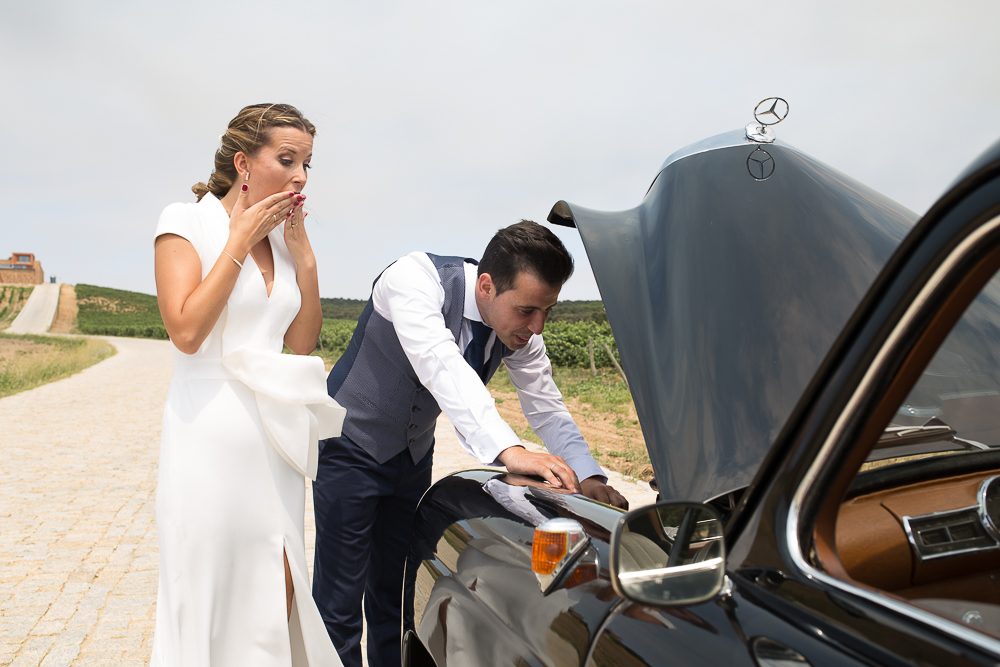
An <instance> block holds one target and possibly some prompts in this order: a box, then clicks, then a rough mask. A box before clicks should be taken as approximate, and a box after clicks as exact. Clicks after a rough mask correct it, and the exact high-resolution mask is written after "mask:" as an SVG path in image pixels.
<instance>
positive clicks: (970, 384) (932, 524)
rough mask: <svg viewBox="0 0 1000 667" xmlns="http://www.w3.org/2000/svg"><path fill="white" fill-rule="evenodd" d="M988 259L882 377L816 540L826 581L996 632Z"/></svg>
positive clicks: (999, 522) (997, 255) (999, 404)
mask: <svg viewBox="0 0 1000 667" xmlns="http://www.w3.org/2000/svg"><path fill="white" fill-rule="evenodd" d="M998 261H1000V250H993V251H991V252H990V253H989V254H988V256H987V257H985V258H984V259H982V260H980V261H979V262H978V264H977V265H976V268H974V269H973V271H972V272H971V273H970V274H969V275H968V276H967V277H966V278H965V279H964V280H963V281H962V282H961V284H960V286H959V288H958V289H956V290H955V291H954V293H953V294H952V295H951V296H950V297H948V298H947V299H946V300H945V302H944V303H943V305H942V307H941V308H940V309H939V310H938V311H937V314H936V315H935V316H934V317H933V318H932V320H931V323H930V325H929V326H928V327H927V329H926V330H925V332H924V333H923V334H921V336H920V338H919V340H918V341H917V342H916V344H915V346H914V348H913V349H912V351H911V352H910V353H909V355H908V357H907V358H906V359H905V360H903V361H902V363H901V364H900V366H899V369H898V370H897V371H896V374H895V376H894V377H893V378H892V379H891V380H890V381H889V382H888V386H887V390H886V391H885V393H884V398H882V399H881V402H880V404H879V406H878V407H877V408H876V410H875V411H874V414H873V416H872V418H871V419H870V421H869V424H868V426H866V428H865V430H864V435H863V436H862V444H864V443H865V442H870V443H871V444H870V445H869V446H865V447H858V448H857V449H858V450H859V451H858V453H855V454H854V455H853V456H854V458H853V459H852V460H851V461H848V462H845V465H844V466H843V469H842V470H843V471H842V472H840V473H838V481H837V482H835V483H834V487H836V489H837V490H838V492H837V493H832V494H830V496H829V500H827V501H825V502H824V506H823V508H822V509H821V510H820V511H819V515H818V519H817V523H816V526H815V533H814V545H815V547H816V560H817V561H819V564H820V566H821V567H822V568H823V569H825V570H826V571H827V572H828V573H830V574H831V575H833V576H835V577H838V578H841V579H844V580H846V581H849V582H851V583H853V584H857V585H860V586H864V587H867V588H870V589H874V590H876V591H878V592H880V593H883V594H886V595H891V596H894V597H896V598H898V599H901V600H905V601H907V602H908V603H909V604H912V605H915V606H917V607H920V608H922V609H924V610H926V611H930V612H932V613H934V614H937V615H938V616H942V617H945V618H948V619H950V620H953V621H957V622H959V623H962V624H963V625H966V626H968V627H970V628H974V629H976V630H978V631H981V632H984V633H987V634H990V635H993V636H997V637H1000V273H994V271H995V269H996V268H997V265H998ZM987 278H988V280H987ZM984 283H985V284H984ZM901 397H903V398H901Z"/></svg>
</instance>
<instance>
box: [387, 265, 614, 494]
mask: <svg viewBox="0 0 1000 667" xmlns="http://www.w3.org/2000/svg"><path fill="white" fill-rule="evenodd" d="M476 271H477V269H476V266H475V265H473V264H469V263H466V264H465V312H464V317H463V319H462V332H461V337H460V339H459V340H458V341H456V340H455V337H454V336H453V335H452V333H451V331H450V330H449V329H448V327H447V326H445V321H444V315H442V314H441V309H442V307H443V306H444V297H445V294H444V287H443V286H442V285H441V279H440V276H439V274H438V271H437V268H436V267H435V266H434V264H433V263H432V262H431V260H430V258H429V257H428V256H427V255H426V254H425V253H422V252H413V253H410V254H409V255H406V256H405V257H402V258H400V259H399V261H397V262H396V263H395V264H393V265H392V266H390V267H389V268H387V269H386V270H385V271H384V272H383V273H382V276H381V277H380V278H379V279H378V281H376V283H375V286H374V288H373V290H372V305H373V306H374V308H375V312H377V313H378V314H379V315H381V316H382V317H384V318H385V319H387V320H389V321H390V322H392V325H393V328H394V329H395V330H396V335H397V337H398V338H399V343H400V345H401V346H402V347H403V351H404V352H405V353H406V357H407V359H409V361H410V365H411V366H412V367H413V370H414V372H416V374H417V377H418V378H419V379H420V383H421V384H422V385H423V386H424V387H426V388H427V390H428V391H430V392H431V394H432V395H433V396H434V398H435V399H436V400H437V403H438V405H439V406H440V407H441V411H442V412H444V413H445V415H447V416H448V419H449V420H451V423H452V424H453V425H454V426H455V432H456V433H457V435H458V441H459V443H460V444H461V445H462V447H463V448H464V449H465V450H466V451H467V452H469V454H471V455H472V456H475V457H476V458H477V459H479V461H480V462H481V463H485V464H488V465H489V464H494V465H495V464H496V460H497V456H498V455H499V454H500V452H502V451H503V450H505V449H507V448H508V447H513V446H518V445H520V444H521V439H520V438H519V437H518V436H517V434H515V433H514V430H513V429H512V428H511V427H510V426H509V425H508V424H507V422H505V421H504V420H503V419H502V418H501V417H500V413H498V412H497V408H496V402H495V401H494V400H493V397H492V396H491V395H490V392H489V391H488V390H487V389H486V387H485V386H484V385H483V382H482V380H480V379H479V376H478V375H476V372H475V371H474V370H472V367H471V366H469V364H468V362H466V360H465V358H464V357H463V356H462V351H463V350H464V349H465V348H466V346H467V345H468V344H469V341H471V340H472V324H471V322H472V321H473V320H474V321H477V322H482V321H483V318H482V315H480V313H479V307H478V306H477V305H476V297H475V293H476V292H475V290H476V277H477V275H476ZM495 340H496V333H495V332H494V333H491V334H490V338H489V341H487V343H486V359H489V358H490V351H491V350H492V349H493V342H494V341H495ZM504 364H505V365H506V366H507V374H508V375H509V376H510V381H511V383H512V384H513V385H514V387H515V388H516V389H517V395H518V398H519V399H520V401H521V410H523V411H524V416H525V417H526V418H527V419H528V423H529V424H530V425H531V429H532V430H533V431H534V432H535V433H536V434H537V435H538V436H539V437H540V438H541V439H542V442H544V443H545V446H546V448H547V449H548V450H549V451H550V452H551V453H553V454H555V455H556V456H561V457H562V458H563V459H565V460H566V463H568V464H569V466H570V467H571V468H572V469H573V472H575V473H576V475H577V477H578V478H579V479H580V480H584V479H587V478H588V477H594V476H597V477H600V478H601V479H602V480H603V481H607V477H606V476H605V474H604V472H603V471H602V470H601V467H600V466H599V465H597V462H596V461H594V458H593V457H592V456H591V455H590V449H589V448H588V447H587V442H586V441H585V440H584V439H583V436H582V435H581V434H580V429H579V428H577V426H576V423H575V422H574V421H573V417H572V416H570V414H569V411H568V410H567V409H566V405H565V403H563V398H562V394H561V393H559V388H558V387H556V384H555V382H554V381H553V380H552V365H551V364H550V363H549V358H548V356H547V355H546V354H545V343H544V341H542V337H541V336H532V337H531V339H530V340H529V341H528V344H527V345H526V346H525V347H524V348H522V349H520V350H516V351H515V352H514V353H513V354H511V355H510V356H508V357H506V358H505V359H504Z"/></svg>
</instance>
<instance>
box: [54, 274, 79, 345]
mask: <svg viewBox="0 0 1000 667" xmlns="http://www.w3.org/2000/svg"><path fill="white" fill-rule="evenodd" d="M78 310H79V309H78V308H77V306H76V288H75V287H74V286H73V285H67V284H65V283H64V284H63V286H62V288H61V289H60V290H59V308H57V309H56V318H55V319H54V320H52V328H51V329H49V333H60V334H62V333H73V330H74V329H76V313H77V311H78Z"/></svg>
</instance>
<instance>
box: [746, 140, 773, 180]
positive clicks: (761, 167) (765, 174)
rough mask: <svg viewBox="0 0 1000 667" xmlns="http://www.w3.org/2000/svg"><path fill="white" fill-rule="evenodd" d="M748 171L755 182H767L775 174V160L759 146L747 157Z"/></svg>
mask: <svg viewBox="0 0 1000 667" xmlns="http://www.w3.org/2000/svg"><path fill="white" fill-rule="evenodd" d="M747 171H749V172H750V175H751V176H753V179H754V180H755V181H766V180H767V179H768V178H770V177H771V174H773V173H774V158H772V157H771V154H770V153H768V152H767V151H766V150H764V149H763V148H761V147H760V146H758V147H757V148H755V149H753V151H751V152H750V155H748V156H747Z"/></svg>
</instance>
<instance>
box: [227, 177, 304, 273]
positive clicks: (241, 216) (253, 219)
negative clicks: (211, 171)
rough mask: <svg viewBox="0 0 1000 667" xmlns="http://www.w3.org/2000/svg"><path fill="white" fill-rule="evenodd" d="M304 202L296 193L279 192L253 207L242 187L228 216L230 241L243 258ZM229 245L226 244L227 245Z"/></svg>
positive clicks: (245, 187)
mask: <svg viewBox="0 0 1000 667" xmlns="http://www.w3.org/2000/svg"><path fill="white" fill-rule="evenodd" d="M303 201H305V196H304V195H300V194H298V193H297V192H291V191H289V192H279V193H277V194H273V195H271V196H270V197H265V198H264V199H262V200H260V201H259V202H257V203H256V204H254V205H253V206H247V204H248V202H249V194H248V188H247V186H246V185H243V188H242V190H241V191H240V195H239V197H237V199H236V204H235V205H234V206H233V212H232V213H231V214H230V216H229V239H230V241H231V242H236V243H237V244H238V246H239V247H238V248H235V249H237V250H238V251H239V252H240V253H241V254H242V255H243V256H246V254H247V253H249V252H250V249H251V248H253V247H254V245H255V244H256V243H257V242H258V241H260V240H261V239H262V238H264V237H265V236H267V234H268V233H269V232H270V231H271V230H272V229H274V228H275V227H277V226H278V225H280V224H281V223H282V222H284V221H285V220H287V219H289V217H290V216H291V212H292V209H293V208H295V207H296V205H297V204H298V205H299V206H298V208H301V202H303ZM227 245H228V244H227Z"/></svg>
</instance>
